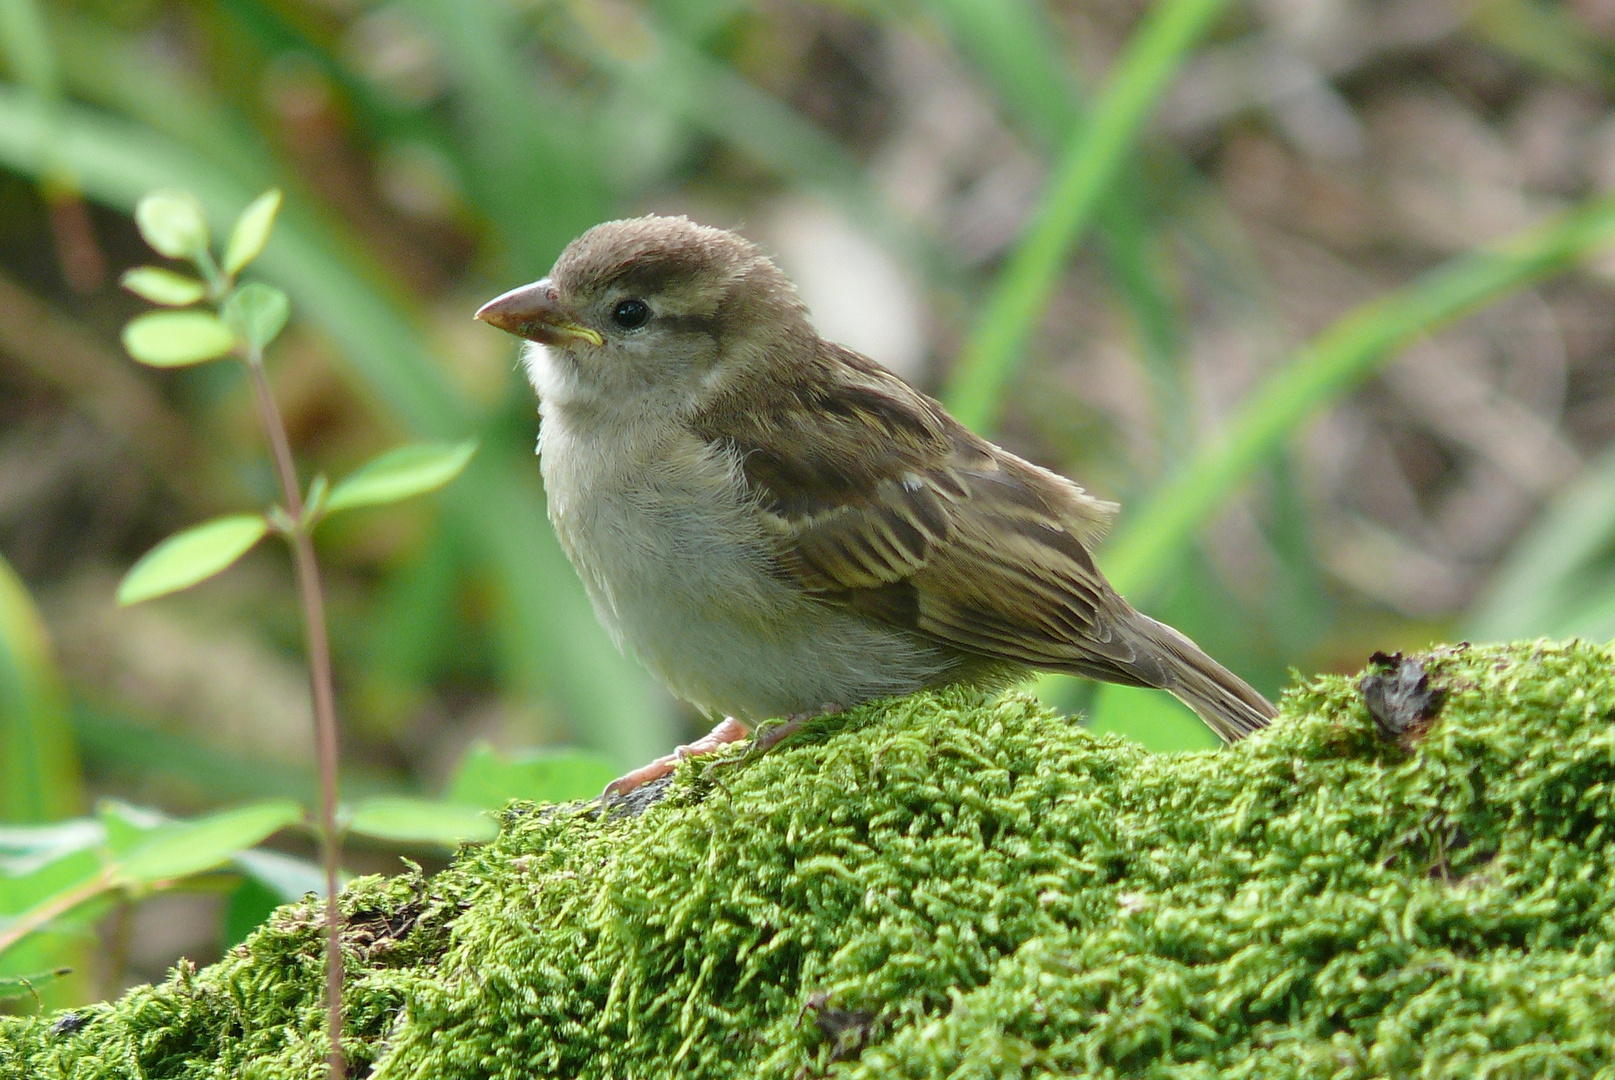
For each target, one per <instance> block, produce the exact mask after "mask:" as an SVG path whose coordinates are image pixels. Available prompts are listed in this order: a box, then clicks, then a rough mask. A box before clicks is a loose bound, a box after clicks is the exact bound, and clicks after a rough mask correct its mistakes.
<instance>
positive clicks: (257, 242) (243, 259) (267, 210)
mask: <svg viewBox="0 0 1615 1080" xmlns="http://www.w3.org/2000/svg"><path fill="white" fill-rule="evenodd" d="M279 212H280V189H279V188H270V189H269V190H268V191H266V192H264V193H263V194H262V195H260V196H258V197H257V198H256V199H254V200H252V202H251V203H250V204H248V206H247V208H246V209H245V210H243V211H241V216H240V217H238V218H236V224H235V228H233V229H231V230H230V242H229V243H228V244H226V245H225V248H224V272H225V273H226V274H229V275H231V276H232V277H233V276H235V275H236V274H238V273H240V272H241V268H242V267H243V266H246V265H247V264H248V263H250V262H251V261H252V260H254V259H256V258H257V257H258V256H259V255H261V254H263V250H264V245H265V244H267V243H269V230H270V229H271V228H272V227H273V226H274V224H275V215H276V214H277V213H279Z"/></svg>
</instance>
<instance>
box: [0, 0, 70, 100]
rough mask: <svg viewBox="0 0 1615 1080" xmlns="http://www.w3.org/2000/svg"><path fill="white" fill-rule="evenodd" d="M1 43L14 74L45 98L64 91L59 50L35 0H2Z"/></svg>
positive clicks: (22, 82) (0, 5)
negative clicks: (59, 68)
mask: <svg viewBox="0 0 1615 1080" xmlns="http://www.w3.org/2000/svg"><path fill="white" fill-rule="evenodd" d="M0 45H3V47H4V52H5V57H6V67H7V68H8V69H9V71H10V73H11V77H12V78H14V79H16V80H17V81H18V82H19V83H21V84H22V85H24V86H26V87H28V88H29V89H30V90H32V91H33V92H34V93H36V94H38V95H39V96H40V97H42V98H54V97H56V96H57V95H58V94H59V93H61V82H60V78H59V76H58V73H57V68H56V54H55V51H54V50H53V49H52V48H51V41H50V34H49V33H48V32H47V30H46V28H45V18H44V16H43V15H42V14H41V13H40V10H39V6H38V4H37V3H35V0H0Z"/></svg>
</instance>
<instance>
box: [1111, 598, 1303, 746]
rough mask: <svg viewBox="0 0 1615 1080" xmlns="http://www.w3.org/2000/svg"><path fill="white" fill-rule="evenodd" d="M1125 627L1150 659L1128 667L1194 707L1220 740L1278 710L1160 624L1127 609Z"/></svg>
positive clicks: (1245, 731)
mask: <svg viewBox="0 0 1615 1080" xmlns="http://www.w3.org/2000/svg"><path fill="white" fill-rule="evenodd" d="M1129 614H1130V616H1131V618H1129V619H1128V620H1127V621H1126V623H1125V624H1124V626H1125V631H1126V632H1127V635H1128V636H1129V637H1131V638H1133V639H1134V643H1135V645H1138V646H1143V647H1142V648H1139V650H1138V652H1139V655H1140V659H1141V660H1143V659H1144V658H1145V657H1148V658H1149V659H1151V660H1153V661H1155V662H1154V663H1147V662H1146V663H1141V664H1139V665H1138V667H1136V668H1135V669H1134V671H1133V673H1134V674H1137V675H1143V674H1145V672H1146V671H1147V672H1148V674H1149V675H1150V676H1154V677H1151V678H1146V679H1143V680H1141V681H1144V682H1146V683H1147V684H1148V685H1151V686H1156V687H1159V688H1160V689H1162V690H1167V691H1169V692H1171V693H1172V694H1173V696H1175V697H1176V698H1177V699H1178V700H1179V701H1181V702H1183V703H1184V704H1185V705H1187V706H1189V708H1191V709H1193V710H1194V711H1195V714H1196V715H1197V716H1199V717H1200V719H1201V720H1203V721H1205V724H1206V726H1207V727H1209V728H1211V730H1212V731H1215V732H1216V733H1217V735H1218V737H1220V738H1221V739H1222V741H1223V742H1236V741H1237V740H1239V739H1243V738H1244V737H1245V736H1247V735H1249V734H1251V733H1252V732H1255V731H1260V730H1261V729H1262V728H1265V727H1266V726H1267V725H1268V723H1269V722H1271V721H1272V719H1273V717H1275V716H1277V715H1278V710H1277V709H1275V708H1274V707H1273V704H1272V702H1270V701H1268V700H1267V699H1266V698H1265V697H1263V696H1262V695H1261V694H1259V693H1257V692H1256V690H1255V689H1254V688H1252V687H1251V685H1250V684H1249V683H1247V682H1245V680H1244V679H1241V678H1240V677H1239V676H1238V675H1235V674H1234V673H1233V672H1231V671H1229V670H1228V669H1227V668H1225V667H1223V666H1222V665H1221V664H1219V663H1217V661H1215V660H1213V659H1212V658H1211V657H1209V656H1207V655H1206V654H1205V653H1204V652H1203V651H1202V650H1201V649H1200V646H1198V645H1196V644H1195V643H1194V642H1192V641H1190V640H1189V639H1188V638H1187V637H1185V636H1183V635H1182V634H1180V633H1178V631H1176V630H1174V629H1172V628H1171V627H1170V626H1167V625H1166V624H1165V623H1160V622H1156V621H1155V620H1154V619H1152V618H1150V617H1149V616H1148V615H1140V614H1139V613H1138V612H1136V611H1135V612H1130V613H1129Z"/></svg>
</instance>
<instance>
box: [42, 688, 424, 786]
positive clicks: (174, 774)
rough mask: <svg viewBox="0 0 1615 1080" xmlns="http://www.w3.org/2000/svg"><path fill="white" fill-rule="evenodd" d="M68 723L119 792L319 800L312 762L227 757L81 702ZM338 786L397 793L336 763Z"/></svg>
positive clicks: (389, 782) (92, 765)
mask: <svg viewBox="0 0 1615 1080" xmlns="http://www.w3.org/2000/svg"><path fill="white" fill-rule="evenodd" d="M70 720H71V724H72V730H73V734H74V736H75V737H76V739H77V741H78V744H79V747H80V751H81V753H82V755H83V758H84V764H85V767H86V768H87V769H89V771H90V772H91V774H92V775H96V776H99V777H101V778H103V779H106V778H110V779H111V780H112V781H113V783H115V784H116V785H118V786H119V787H120V788H121V789H144V787H145V786H146V785H158V786H160V787H161V789H162V790H164V791H167V792H169V793H171V794H174V795H176V796H177V797H178V798H180V799H181V800H188V801H189V802H190V803H191V804H193V805H206V806H216V805H218V804H219V803H222V802H237V801H243V800H248V799H267V798H273V797H281V798H292V799H297V800H299V801H300V802H305V803H309V804H311V805H312V804H313V803H314V801H315V800H316V799H318V797H319V791H320V789H319V784H318V781H317V780H316V778H315V775H314V770H313V768H312V767H299V766H297V765H293V764H288V763H284V762H279V761H269V760H265V759H264V758H262V757H261V756H260V757H251V758H249V757H245V756H242V755H239V754H234V753H231V752H229V751H227V750H224V749H221V748H219V747H217V746H213V745H209V744H208V743H206V742H203V741H201V740H199V739H197V738H195V737H193V736H188V735H182V734H177V733H175V732H171V731H164V730H163V729H161V728H158V727H154V726H152V725H151V724H147V723H142V722H140V721H138V720H132V719H129V718H128V717H125V716H121V715H118V714H116V713H114V712H111V711H108V710H105V709H100V708H96V707H94V706H92V705H88V704H85V703H83V702H74V703H73V705H72V709H71V714H70ZM342 790H343V792H344V793H345V794H347V795H349V796H351V797H353V798H360V797H364V796H367V795H387V794H397V793H399V792H401V791H403V790H405V784H404V783H403V782H402V781H401V780H399V779H398V778H396V777H393V776H390V775H387V774H384V773H381V772H378V771H375V770H372V769H366V768H363V767H361V766H358V765H356V764H355V763H354V762H351V761H349V762H344V763H343V768H342Z"/></svg>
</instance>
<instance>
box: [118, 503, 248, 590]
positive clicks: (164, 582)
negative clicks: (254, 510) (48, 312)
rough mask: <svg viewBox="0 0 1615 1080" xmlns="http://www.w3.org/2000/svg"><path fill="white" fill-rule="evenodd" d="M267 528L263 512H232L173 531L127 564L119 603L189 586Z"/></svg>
mask: <svg viewBox="0 0 1615 1080" xmlns="http://www.w3.org/2000/svg"><path fill="white" fill-rule="evenodd" d="M268 531H269V523H268V522H267V521H265V520H264V517H263V515H262V514H231V515H230V516H229V517H221V518H215V519H213V520H212V521H209V522H206V523H204V524H202V525H197V526H196V527H194V528H190V529H186V530H185V531H184V532H182V533H176V534H175V535H173V536H170V537H169V538H168V539H167V540H164V541H163V542H162V543H160V544H158V545H157V546H156V547H154V548H152V549H151V550H150V551H148V552H146V554H145V555H143V556H141V559H140V561H139V562H137V563H135V565H134V566H132V567H130V569H129V572H128V573H127V574H125V575H124V577H123V582H122V583H121V584H119V586H118V603H120V604H138V603H140V602H141V601H142V600H150V599H152V598H153V597H156V596H163V595H165V594H167V593H171V592H177V591H178V590H180V589H188V588H190V587H191V586H192V585H195V584H196V583H197V582H198V581H202V580H204V579H206V578H210V577H212V576H213V575H214V574H217V573H218V572H219V571H220V570H223V569H224V568H225V567H227V566H229V565H230V564H231V563H233V562H235V561H236V560H237V559H239V558H241V556H243V555H245V554H246V553H247V552H248V551H250V550H251V549H252V545H254V544H256V543H257V542H258V541H259V540H261V539H263V536H264V533H266V532H268Z"/></svg>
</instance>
